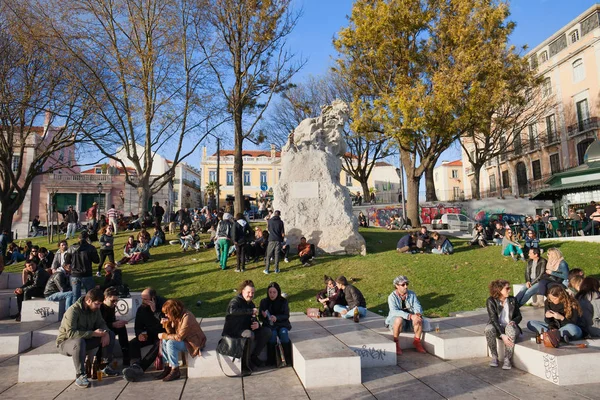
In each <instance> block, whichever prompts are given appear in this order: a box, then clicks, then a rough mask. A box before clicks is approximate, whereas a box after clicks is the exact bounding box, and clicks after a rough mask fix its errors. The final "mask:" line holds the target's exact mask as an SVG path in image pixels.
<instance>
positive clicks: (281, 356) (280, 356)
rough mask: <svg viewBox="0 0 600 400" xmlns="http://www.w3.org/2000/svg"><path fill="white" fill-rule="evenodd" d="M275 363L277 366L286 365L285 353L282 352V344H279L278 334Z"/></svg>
mask: <svg viewBox="0 0 600 400" xmlns="http://www.w3.org/2000/svg"><path fill="white" fill-rule="evenodd" d="M275 365H276V366H277V368H283V367H287V362H286V360H285V353H284V352H283V346H282V345H281V341H280V340H279V336H278V337H277V344H276V345H275Z"/></svg>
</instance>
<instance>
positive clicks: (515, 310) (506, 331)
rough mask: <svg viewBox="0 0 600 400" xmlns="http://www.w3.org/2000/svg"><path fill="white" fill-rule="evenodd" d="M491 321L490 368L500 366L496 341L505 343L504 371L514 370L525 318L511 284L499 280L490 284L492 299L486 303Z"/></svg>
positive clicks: (487, 329) (488, 336) (488, 332)
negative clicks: (517, 343)
mask: <svg viewBox="0 0 600 400" xmlns="http://www.w3.org/2000/svg"><path fill="white" fill-rule="evenodd" d="M486 308H487V312H488V317H489V321H488V323H487V325H486V327H485V330H484V332H485V338H486V341H487V345H488V348H489V349H490V354H491V355H492V361H490V367H497V366H498V346H497V343H496V339H501V340H502V342H504V346H505V352H504V362H503V364H502V369H511V368H512V358H513V354H514V351H515V341H516V339H517V337H518V336H519V334H520V333H521V328H519V322H521V319H523V317H522V316H521V311H520V310H519V302H518V301H517V299H515V298H514V297H513V296H511V295H510V282H509V281H506V280H504V279H498V280H495V281H492V283H490V297H488V299H487V301H486Z"/></svg>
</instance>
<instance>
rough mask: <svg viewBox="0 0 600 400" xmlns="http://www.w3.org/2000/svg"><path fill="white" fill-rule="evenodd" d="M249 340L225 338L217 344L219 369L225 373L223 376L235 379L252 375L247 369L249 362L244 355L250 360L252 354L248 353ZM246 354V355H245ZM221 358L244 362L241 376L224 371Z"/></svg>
mask: <svg viewBox="0 0 600 400" xmlns="http://www.w3.org/2000/svg"><path fill="white" fill-rule="evenodd" d="M248 344H249V343H248V338H244V337H241V338H234V337H231V336H223V337H221V339H220V340H219V343H217V361H218V362H219V367H220V368H221V371H222V372H223V375H225V376H228V377H230V378H234V377H243V376H248V375H250V374H252V371H251V370H250V369H249V368H247V366H248V360H244V355H246V356H247V357H246V358H249V355H250V352H249V351H248V350H249V349H248ZM245 353H246V354H245ZM221 356H227V357H231V358H232V359H233V360H235V359H236V358H239V359H240V360H242V371H241V372H240V374H239V375H229V374H227V373H226V372H225V370H224V369H223V364H222V363H221ZM244 361H246V365H245V366H246V369H245V368H244Z"/></svg>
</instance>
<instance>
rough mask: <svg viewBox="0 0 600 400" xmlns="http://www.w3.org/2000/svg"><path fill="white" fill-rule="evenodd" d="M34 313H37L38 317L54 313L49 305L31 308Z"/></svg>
mask: <svg viewBox="0 0 600 400" xmlns="http://www.w3.org/2000/svg"><path fill="white" fill-rule="evenodd" d="M33 312H34V313H36V314H39V315H40V317H42V318H46V317H47V316H49V315H54V309H52V308H50V307H40V308H36V309H34V310H33Z"/></svg>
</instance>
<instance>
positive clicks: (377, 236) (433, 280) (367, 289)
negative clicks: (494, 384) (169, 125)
mask: <svg viewBox="0 0 600 400" xmlns="http://www.w3.org/2000/svg"><path fill="white" fill-rule="evenodd" d="M360 232H361V233H362V235H363V236H364V237H365V240H366V241H367V253H368V255H367V256H365V257H361V256H329V255H326V256H319V257H318V258H317V259H316V264H315V265H314V266H311V267H303V266H302V265H301V264H300V261H299V259H298V258H297V257H296V256H293V257H291V259H290V263H289V264H286V263H283V261H282V262H281V264H280V268H281V271H282V272H281V273H280V274H278V275H276V274H273V273H271V274H270V275H264V274H263V273H262V270H263V269H264V264H263V263H259V264H256V263H251V264H249V265H247V266H246V268H247V269H246V272H245V273H236V272H234V268H235V267H234V266H235V258H233V259H230V260H229V264H228V265H229V267H228V269H227V270H225V271H221V270H220V269H219V266H218V264H216V263H215V253H214V249H209V250H202V251H201V252H199V253H197V252H195V251H194V252H186V253H182V252H181V251H180V250H179V246H178V245H163V246H161V247H158V248H154V249H152V250H151V253H152V259H151V260H150V261H149V262H147V263H144V264H139V265H135V266H131V265H124V266H122V269H123V280H124V282H126V283H128V284H129V286H130V288H131V290H132V291H141V290H142V289H143V288H145V287H147V286H152V287H154V288H155V289H156V290H157V291H158V293H159V294H160V295H162V296H164V297H167V298H169V297H170V298H178V299H180V300H182V301H183V302H184V303H185V304H186V305H187V306H188V307H189V308H190V310H191V311H193V312H194V314H195V315H196V316H197V317H213V316H222V315H224V313H225V309H226V307H227V303H228V302H229V300H230V299H231V298H232V297H233V296H235V295H236V292H235V289H236V288H237V286H238V285H239V283H240V282H241V281H242V280H243V279H252V280H253V281H254V284H255V285H256V288H257V294H256V304H257V305H258V302H259V301H260V299H262V298H264V297H265V295H266V287H267V285H268V284H269V282H271V281H277V282H278V283H279V284H280V286H281V288H282V291H284V292H286V293H287V294H288V300H289V302H290V308H291V310H292V311H305V310H306V308H308V307H316V306H317V302H316V300H315V295H316V293H317V292H318V291H319V290H320V289H322V288H323V287H324V284H323V275H325V274H327V275H330V276H333V277H334V278H335V277H337V276H339V275H345V276H346V277H347V278H348V279H349V280H350V279H353V280H354V282H355V285H356V287H358V288H359V289H360V290H361V291H362V293H363V294H364V296H365V298H366V300H367V306H368V308H369V309H370V310H371V311H374V312H379V313H382V314H384V315H385V314H386V313H387V311H388V307H387V296H388V295H389V294H390V293H391V291H392V290H393V289H394V288H393V286H392V280H393V278H394V277H396V276H397V275H400V274H404V275H407V276H408V278H409V279H410V282H411V283H410V289H411V290H414V291H415V292H416V293H417V295H418V297H419V300H420V301H421V304H422V305H423V307H424V309H425V314H426V315H428V316H431V317H441V316H447V315H448V313H450V312H452V311H461V310H472V309H475V308H478V307H483V306H484V305H485V299H486V298H487V297H488V290H487V285H488V283H489V282H490V281H492V280H494V279H508V280H509V281H511V283H520V282H523V281H524V277H523V275H524V270H525V263H524V262H522V261H519V262H514V261H513V260H512V259H511V258H506V257H502V256H501V255H500V251H501V247H496V246H491V247H488V248H485V249H480V248H475V247H470V246H468V242H467V241H465V240H459V239H454V240H453V243H454V248H455V253H454V254H453V255H451V256H441V255H434V254H415V255H410V254H402V255H398V254H397V253H396V251H395V247H396V242H397V241H398V239H399V238H400V237H401V236H402V234H400V233H398V232H390V231H386V230H383V229H379V228H365V229H361V231H360ZM130 233H131V232H123V233H119V235H118V236H117V237H116V240H115V249H117V250H115V251H116V253H117V254H116V255H115V256H116V258H117V259H118V258H120V256H121V254H122V248H123V245H124V244H125V242H126V240H127V237H128V235H129V234H130ZM167 239H173V237H172V236H169V235H168V236H167ZM33 242H34V244H38V245H40V246H46V247H47V248H50V249H52V250H54V249H55V248H56V244H50V245H48V239H47V238H45V237H44V238H36V239H35V240H34V241H33ZM94 244H96V245H98V242H96V243H94ZM552 246H556V247H559V248H560V250H561V251H562V252H563V254H564V256H565V259H566V261H567V262H568V264H569V267H570V268H575V267H578V268H582V269H583V270H584V271H585V272H586V274H587V275H594V276H599V275H600V262H598V260H599V257H598V256H597V254H600V244H596V243H580V242H570V243H569V242H566V243H565V242H556V243H544V248H546V249H547V248H549V247H552ZM22 268H23V263H19V264H16V265H11V266H8V267H6V271H7V272H19V271H21V270H22ZM97 279H98V282H100V279H99V278H97ZM198 300H201V301H202V304H201V305H200V306H196V302H197V301H198Z"/></svg>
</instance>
